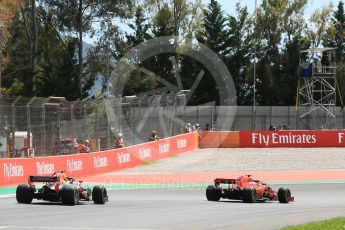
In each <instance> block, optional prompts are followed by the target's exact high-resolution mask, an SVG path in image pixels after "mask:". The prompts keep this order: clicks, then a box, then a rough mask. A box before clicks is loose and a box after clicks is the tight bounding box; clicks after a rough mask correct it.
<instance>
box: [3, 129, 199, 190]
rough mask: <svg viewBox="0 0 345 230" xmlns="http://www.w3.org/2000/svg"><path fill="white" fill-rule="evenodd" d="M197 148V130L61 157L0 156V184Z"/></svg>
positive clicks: (104, 168) (105, 168)
mask: <svg viewBox="0 0 345 230" xmlns="http://www.w3.org/2000/svg"><path fill="white" fill-rule="evenodd" d="M197 148H198V137H197V134H196V133H188V134H183V135H179V136H174V137H170V138H166V139H162V140H159V141H155V142H148V143H144V144H140V145H135V146H130V147H126V148H121V149H112V150H107V151H102V152H93V153H83V154H73V155H64V156H50V157H36V158H9V159H0V186H5V185H15V184H19V183H26V182H27V179H28V177H29V176H30V175H40V176H49V175H52V174H53V173H54V172H56V171H58V170H66V173H67V176H71V177H78V176H87V175H96V174H98V173H105V172H110V171H116V170H121V169H125V168H130V167H135V166H137V165H140V164H142V163H144V162H146V161H152V160H158V159H161V158H165V157H168V156H170V155H172V154H180V153H185V152H188V151H192V150H195V149H197Z"/></svg>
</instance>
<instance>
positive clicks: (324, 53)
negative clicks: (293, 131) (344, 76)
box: [297, 48, 337, 129]
mask: <svg viewBox="0 0 345 230" xmlns="http://www.w3.org/2000/svg"><path fill="white" fill-rule="evenodd" d="M335 50H336V48H314V49H308V50H303V51H301V56H300V63H301V67H302V71H301V77H300V79H299V81H300V82H299V90H298V94H299V95H298V98H297V99H298V104H297V105H298V110H297V111H298V112H299V113H300V114H299V119H301V120H302V121H303V123H304V124H305V128H307V129H334V128H335V123H336V116H335V108H336V98H337V96H336V88H337V79H336V64H335V60H336V59H335Z"/></svg>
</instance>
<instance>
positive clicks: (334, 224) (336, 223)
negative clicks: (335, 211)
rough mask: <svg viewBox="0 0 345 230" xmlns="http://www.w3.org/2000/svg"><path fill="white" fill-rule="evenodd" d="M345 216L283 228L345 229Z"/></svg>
mask: <svg viewBox="0 0 345 230" xmlns="http://www.w3.org/2000/svg"><path fill="white" fill-rule="evenodd" d="M344 229H345V218H344V217H337V218H333V219H329V220H324V221H318V222H310V223H307V224H302V225H297V226H289V227H285V228H282V229H281V230H344Z"/></svg>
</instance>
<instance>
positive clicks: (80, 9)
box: [78, 0, 84, 98]
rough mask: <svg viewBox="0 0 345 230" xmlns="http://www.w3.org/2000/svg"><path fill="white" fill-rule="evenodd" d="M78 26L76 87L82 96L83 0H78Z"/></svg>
mask: <svg viewBox="0 0 345 230" xmlns="http://www.w3.org/2000/svg"><path fill="white" fill-rule="evenodd" d="M78 26H79V28H78V29H79V31H78V33H79V41H78V43H79V44H78V48H79V50H78V59H79V73H78V87H79V89H78V90H79V96H80V98H82V96H83V86H82V77H83V70H84V63H83V0H79V6H78Z"/></svg>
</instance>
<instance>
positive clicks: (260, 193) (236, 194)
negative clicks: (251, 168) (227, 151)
mask: <svg viewBox="0 0 345 230" xmlns="http://www.w3.org/2000/svg"><path fill="white" fill-rule="evenodd" d="M222 184H223V185H224V184H226V185H228V187H227V188H224V187H221V185H222ZM214 185H215V187H216V188H217V189H218V190H220V191H221V192H222V196H221V197H222V198H228V199H242V198H243V195H242V194H243V193H242V191H243V190H244V189H246V188H253V189H255V190H256V199H257V200H278V194H277V192H276V191H274V190H273V189H272V188H271V187H270V186H268V185H267V184H266V183H265V182H263V181H259V180H254V179H253V178H252V177H251V175H245V176H240V177H238V178H237V179H226V178H216V179H215V180H214ZM289 201H294V197H290V198H289Z"/></svg>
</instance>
